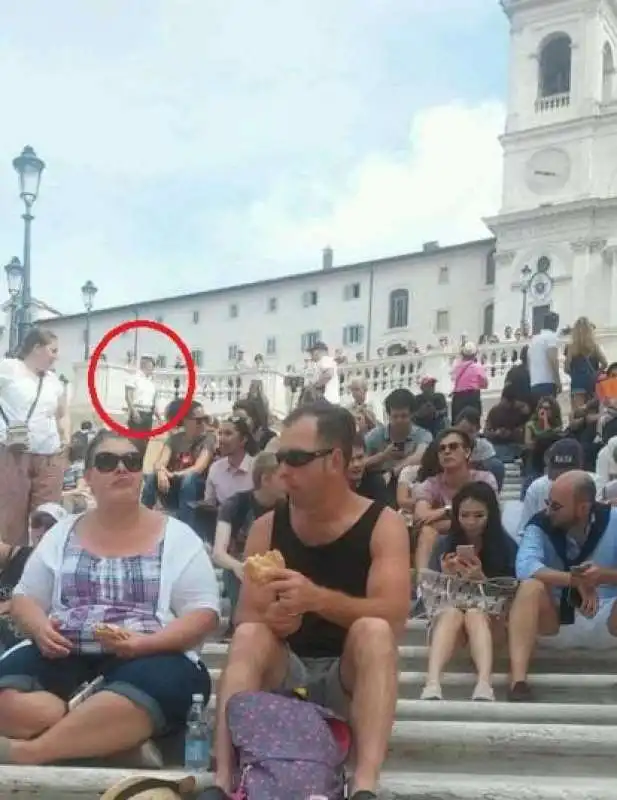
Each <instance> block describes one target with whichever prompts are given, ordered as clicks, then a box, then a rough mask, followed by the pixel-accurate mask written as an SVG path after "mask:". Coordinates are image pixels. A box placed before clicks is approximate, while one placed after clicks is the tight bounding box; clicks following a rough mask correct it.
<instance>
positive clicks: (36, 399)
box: [0, 374, 45, 428]
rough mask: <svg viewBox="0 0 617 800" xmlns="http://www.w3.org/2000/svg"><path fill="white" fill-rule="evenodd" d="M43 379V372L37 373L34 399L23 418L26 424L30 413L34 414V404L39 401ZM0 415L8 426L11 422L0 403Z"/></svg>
mask: <svg viewBox="0 0 617 800" xmlns="http://www.w3.org/2000/svg"><path fill="white" fill-rule="evenodd" d="M44 380H45V375H44V374H43V375H39V382H38V385H37V387H36V394H35V395H34V400H33V401H32V405H31V406H30V408H29V409H28V413H27V414H26V419H25V420H24V422H25V423H26V424H28V422H30V420H31V418H32V415H33V414H34V410H35V408H36V406H37V404H38V402H39V398H40V396H41V391H42V389H43V381H44ZM0 417H2V419H3V420H4V423H5V424H6V427H7V428H8V427H9V426H10V424H11V423H10V422H9V418H8V417H7V415H6V412H5V410H4V409H3V408H2V406H1V405H0Z"/></svg>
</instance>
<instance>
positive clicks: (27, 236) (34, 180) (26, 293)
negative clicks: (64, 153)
mask: <svg viewBox="0 0 617 800" xmlns="http://www.w3.org/2000/svg"><path fill="white" fill-rule="evenodd" d="M13 167H14V168H15V171H16V172H17V175H18V177H19V196H20V197H21V199H22V200H23V202H24V207H25V210H24V213H23V214H22V219H23V221H24V269H23V286H22V290H21V295H20V303H19V326H18V332H17V341H18V344H21V342H22V341H23V338H24V336H25V334H26V331H27V330H28V328H29V327H30V325H31V323H32V285H31V264H30V252H31V229H32V220H33V219H34V217H33V216H32V206H33V205H34V201H35V200H36V198H37V197H38V194H39V187H40V185H41V174H42V172H43V170H44V169H45V162H44V161H42V160H41V159H40V158H39V157H38V156H37V154H36V153H35V152H34V150H33V148H32V147H30V146H29V145H28V146H27V147H24V149H23V150H22V152H21V155H19V156H17V158H15V159H13Z"/></svg>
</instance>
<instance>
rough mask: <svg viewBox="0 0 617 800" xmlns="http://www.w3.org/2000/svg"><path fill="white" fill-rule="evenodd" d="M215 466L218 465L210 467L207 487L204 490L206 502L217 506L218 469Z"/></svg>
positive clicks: (208, 504)
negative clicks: (215, 481) (216, 480)
mask: <svg viewBox="0 0 617 800" xmlns="http://www.w3.org/2000/svg"><path fill="white" fill-rule="evenodd" d="M215 466H216V465H213V466H212V467H210V472H209V473H208V477H207V478H206V489H205V491H204V503H205V504H206V505H207V506H212V507H213V508H216V505H217V499H216V484H215V483H214V478H215V477H216V470H215V469H214V467H215Z"/></svg>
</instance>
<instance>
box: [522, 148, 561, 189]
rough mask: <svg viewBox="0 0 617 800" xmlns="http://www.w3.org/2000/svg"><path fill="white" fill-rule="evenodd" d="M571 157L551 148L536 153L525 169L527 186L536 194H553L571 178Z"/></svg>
mask: <svg viewBox="0 0 617 800" xmlns="http://www.w3.org/2000/svg"><path fill="white" fill-rule="evenodd" d="M570 169H571V163H570V156H569V155H568V154H567V153H566V152H565V150H558V149H557V148H549V149H547V150H538V152H537V153H534V154H533V155H532V156H531V158H530V159H529V161H528V162H527V166H526V168H525V177H526V180H527V186H528V187H529V189H530V191H532V192H534V193H535V194H551V193H552V192H556V191H558V190H559V189H561V188H563V187H564V186H565V185H566V183H567V182H568V180H569V178H570Z"/></svg>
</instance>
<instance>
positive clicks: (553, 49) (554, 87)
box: [540, 33, 572, 97]
mask: <svg viewBox="0 0 617 800" xmlns="http://www.w3.org/2000/svg"><path fill="white" fill-rule="evenodd" d="M571 83H572V40H571V39H570V37H569V36H567V35H566V34H565V33H559V34H556V35H555V36H552V37H551V38H550V39H548V40H547V41H546V42H545V44H544V45H543V46H542V49H541V51H540V97H553V95H556V94H569V92H570V86H571Z"/></svg>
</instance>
